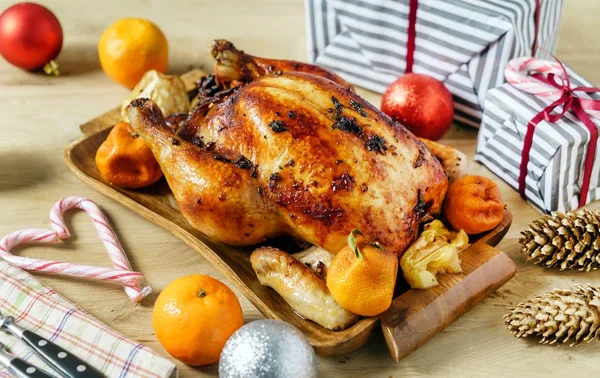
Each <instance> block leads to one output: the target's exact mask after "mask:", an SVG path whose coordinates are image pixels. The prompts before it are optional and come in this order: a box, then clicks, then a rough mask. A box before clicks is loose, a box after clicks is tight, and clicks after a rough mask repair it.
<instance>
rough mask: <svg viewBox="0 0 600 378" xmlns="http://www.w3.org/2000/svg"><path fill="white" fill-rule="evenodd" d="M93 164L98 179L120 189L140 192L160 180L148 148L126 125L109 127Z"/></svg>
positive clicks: (157, 166) (156, 166)
mask: <svg viewBox="0 0 600 378" xmlns="http://www.w3.org/2000/svg"><path fill="white" fill-rule="evenodd" d="M95 161H96V167H98V171H100V174H101V175H102V177H104V179H105V180H106V181H108V182H110V183H112V184H115V185H117V186H120V187H122V188H130V189H135V188H142V187H144V186H148V185H150V184H154V183H155V182H157V181H158V180H159V179H160V178H161V177H162V171H161V170H160V166H159V165H158V162H157V161H156V159H155V158H154V155H153V154H152V150H150V146H148V144H146V142H145V141H144V140H143V139H142V138H140V137H139V136H138V135H137V134H136V133H135V132H134V131H133V128H132V127H131V125H130V124H128V123H126V122H119V123H117V124H116V125H115V127H113V129H112V130H111V131H110V133H109V134H108V137H107V138H106V140H105V141H104V142H103V143H102V144H101V145H100V147H98V151H96V158H95Z"/></svg>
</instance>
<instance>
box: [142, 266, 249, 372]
mask: <svg viewBox="0 0 600 378" xmlns="http://www.w3.org/2000/svg"><path fill="white" fill-rule="evenodd" d="M152 324H153V326H154V332H155V334H156V337H157V338H158V341H159V342H160V343H161V344H162V346H163V347H164V348H165V350H166V351H167V352H169V354H170V355H171V356H173V357H174V358H176V359H178V360H179V361H181V362H183V363H185V364H187V365H190V366H200V365H209V364H214V363H216V362H218V361H219V357H220V355H221V351H222V350H223V347H224V346H225V342H227V340H228V339H229V337H230V336H231V335H233V333H234V332H235V331H237V330H238V329H239V328H240V327H241V326H243V325H244V315H243V313H242V307H241V306H240V302H239V301H238V299H237V297H236V295H235V294H234V292H233V291H231V289H230V288H229V287H227V286H226V285H225V284H223V283H222V282H220V281H218V280H216V279H214V278H212V277H209V276H205V275H201V274H196V275H192V276H186V277H181V278H178V279H176V280H175V281H173V282H171V283H170V284H169V285H168V286H167V287H166V288H165V289H164V290H163V291H162V292H161V293H160V295H159V296H158V299H157V300H156V303H155V304H154V311H153V313H152Z"/></svg>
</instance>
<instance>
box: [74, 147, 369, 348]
mask: <svg viewBox="0 0 600 378" xmlns="http://www.w3.org/2000/svg"><path fill="white" fill-rule="evenodd" d="M88 137H89V136H84V137H82V138H80V139H78V140H76V141H74V142H72V143H71V144H69V145H68V146H67V147H66V148H65V150H64V151H63V158H64V161H65V164H66V165H67V168H68V169H69V170H70V171H71V173H73V175H74V176H75V177H77V178H78V179H79V180H80V181H81V182H83V183H84V184H86V185H88V186H90V187H91V188H92V189H94V190H95V191H97V192H99V193H100V194H102V195H104V196H106V197H108V198H110V199H111V200H114V201H116V202H118V203H120V204H122V205H124V206H125V207H126V208H128V209H130V210H131V211H133V212H134V213H136V214H138V215H140V216H142V217H143V218H145V219H147V220H149V221H150V222H152V223H154V224H157V225H159V226H160V227H162V228H165V229H167V230H168V231H169V232H171V233H172V234H173V235H175V237H177V238H179V239H180V240H181V241H183V242H184V243H185V244H186V245H188V246H189V247H190V248H191V249H192V250H194V251H197V252H198V253H200V255H202V257H204V258H205V259H206V260H207V261H208V262H209V263H210V264H211V265H212V266H213V267H214V268H215V269H217V270H218V271H219V272H220V273H222V274H224V275H225V276H226V277H227V278H228V279H229V280H230V281H231V282H232V283H233V284H234V285H235V286H236V288H237V289H238V290H240V291H241V292H242V294H243V295H244V296H245V297H246V298H248V300H249V301H250V302H251V303H252V304H253V305H254V306H255V307H256V308H257V309H258V310H259V311H260V312H261V313H262V314H263V315H264V316H265V317H267V318H271V319H277V320H281V321H285V319H282V318H281V317H280V316H279V315H278V314H277V313H276V312H274V311H273V310H271V309H270V308H269V307H268V306H267V305H266V304H265V303H263V302H262V301H261V300H260V298H258V297H257V296H256V294H255V293H254V292H253V291H252V290H250V288H248V287H247V286H246V285H245V284H244V283H243V282H242V281H241V280H240V279H239V277H237V275H236V274H235V272H233V270H231V269H230V268H229V266H228V265H227V264H225V263H224V262H223V261H222V260H221V259H220V258H218V257H217V256H216V255H215V254H214V253H212V252H211V250H210V247H208V246H207V245H206V244H204V243H203V242H202V241H201V240H199V239H197V238H196V237H194V236H193V235H191V234H189V233H188V232H187V231H186V230H184V229H182V228H181V227H180V226H178V225H177V224H175V223H173V222H171V221H169V220H167V219H165V218H163V217H161V216H157V215H156V214H155V213H154V212H152V211H151V210H149V209H147V208H146V207H144V206H142V205H140V204H139V203H137V202H136V201H134V200H132V199H131V198H129V197H127V196H126V195H124V194H122V193H119V192H118V191H116V190H114V189H112V188H110V187H109V186H107V185H105V184H104V183H102V182H99V181H97V180H95V179H93V178H91V177H89V176H87V175H86V174H85V172H83V171H81V170H80V169H79V168H78V167H77V166H76V165H75V163H73V160H72V159H71V152H72V150H73V148H75V147H76V146H77V145H78V144H79V143H81V142H82V141H84V140H85V139H87V138H88ZM198 247H199V248H198ZM377 323H378V319H377V318H376V317H370V318H363V319H361V320H359V321H358V322H357V323H356V324H354V325H353V326H352V329H353V332H352V334H349V335H348V336H347V337H346V339H345V340H344V341H343V342H342V343H341V344H337V343H327V342H320V341H319V340H315V339H314V338H311V337H310V335H307V338H308V339H309V341H310V343H311V345H312V346H313V347H314V349H315V351H316V352H317V353H318V354H320V355H327V356H333V355H340V354H346V353H349V352H352V351H353V350H355V349H358V348H360V347H361V346H363V345H364V344H365V343H366V342H367V341H368V339H369V338H370V337H371V334H372V332H373V330H374V328H375V325H376V324H377ZM340 345H341V346H340Z"/></svg>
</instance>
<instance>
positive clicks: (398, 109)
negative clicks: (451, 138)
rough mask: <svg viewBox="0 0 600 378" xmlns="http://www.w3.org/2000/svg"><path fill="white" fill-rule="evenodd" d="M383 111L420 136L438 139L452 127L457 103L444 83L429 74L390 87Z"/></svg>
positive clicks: (407, 77) (411, 75) (411, 76)
mask: <svg viewBox="0 0 600 378" xmlns="http://www.w3.org/2000/svg"><path fill="white" fill-rule="evenodd" d="M381 111H383V112H384V113H385V114H387V115H389V116H390V117H392V118H394V119H396V120H397V121H399V122H400V123H401V124H402V125H404V126H405V127H406V128H407V129H409V130H410V131H412V133H413V134H415V135H416V136H418V137H422V138H426V139H431V140H438V139H440V138H441V137H443V136H444V134H446V132H447V131H448V130H449V129H450V126H452V119H453V118H454V101H453V100H452V94H451V93H450V91H448V89H447V88H446V86H444V83H442V82H441V81H439V80H437V79H435V78H433V77H431V76H428V75H423V74H416V73H408V74H406V75H403V76H401V77H399V78H398V79H397V80H396V81H394V82H393V83H392V84H390V85H389V87H387V89H386V91H385V93H384V94H383V98H382V101H381Z"/></svg>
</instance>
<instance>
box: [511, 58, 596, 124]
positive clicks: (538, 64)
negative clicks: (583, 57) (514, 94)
mask: <svg viewBox="0 0 600 378" xmlns="http://www.w3.org/2000/svg"><path fill="white" fill-rule="evenodd" d="M530 73H539V74H542V75H544V76H548V75H549V74H554V75H556V76H557V77H559V78H560V79H562V80H563V83H562V84H565V83H566V77H565V72H564V71H563V69H562V66H561V64H560V63H559V62H558V61H557V62H552V61H548V60H543V59H537V58H531V57H521V58H515V59H512V60H511V61H509V62H508V64H507V65H506V68H505V70H504V77H505V78H506V81H507V82H508V83H510V84H511V85H512V86H513V87H515V88H517V89H519V90H521V91H523V92H527V93H531V94H533V95H535V96H538V97H545V98H547V99H548V100H549V101H555V100H557V99H558V98H559V97H560V96H561V95H562V94H563V92H562V90H561V89H559V88H556V87H555V86H552V85H550V84H547V83H544V82H541V81H539V80H537V79H535V78H534V77H532V76H529V74H530ZM585 110H586V112H587V113H588V114H589V115H590V116H592V117H594V118H600V111H597V110H592V109H585Z"/></svg>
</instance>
